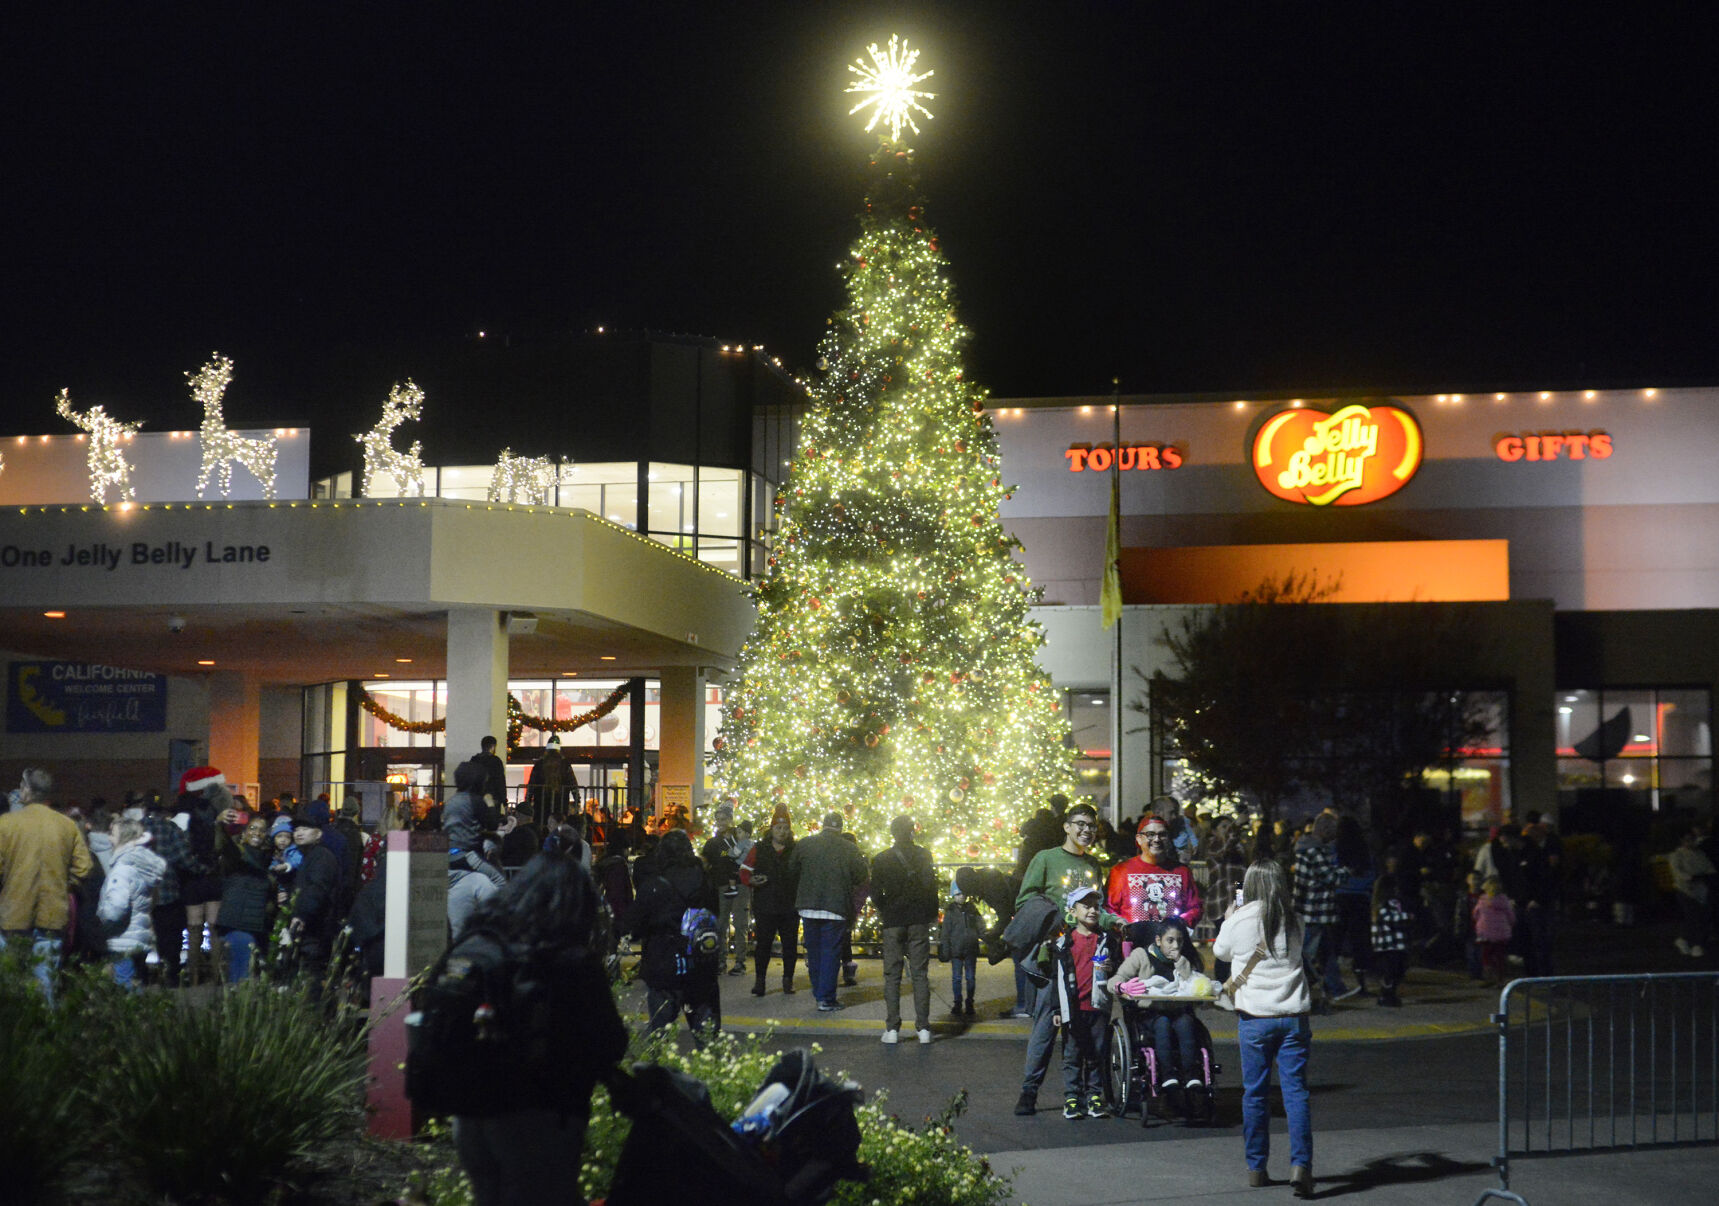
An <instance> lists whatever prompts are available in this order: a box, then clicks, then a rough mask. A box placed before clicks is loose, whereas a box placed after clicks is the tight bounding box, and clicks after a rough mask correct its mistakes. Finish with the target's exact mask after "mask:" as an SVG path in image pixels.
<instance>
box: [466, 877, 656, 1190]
mask: <svg viewBox="0 0 1719 1206" xmlns="http://www.w3.org/2000/svg"><path fill="white" fill-rule="evenodd" d="M600 908H601V906H600V904H599V902H598V899H597V891H596V888H595V887H594V886H593V885H592V883H591V877H590V876H588V875H586V874H585V869H584V868H583V867H581V866H580V865H579V861H578V859H577V858H576V857H571V856H569V855H568V854H562V853H556V852H553V851H551V852H547V853H544V854H539V855H538V856H537V857H535V858H533V859H532V860H531V862H529V863H527V864H526V865H525V867H524V868H523V869H522V870H521V871H520V872H519V874H517V875H516V876H514V878H513V879H512V880H511V881H510V882H509V883H508V885H507V887H506V888H504V889H503V890H502V891H501V892H499V893H497V894H496V895H495V896H492V897H491V898H490V899H488V900H486V901H484V902H483V903H482V904H481V905H479V906H478V907H477V909H476V910H474V911H473V913H472V915H471V918H470V920H469V921H468V923H467V927H466V932H467V933H468V934H481V935H483V936H484V937H486V938H488V939H492V940H494V941H495V942H498V943H500V944H501V945H503V946H504V947H506V948H507V949H509V950H511V951H513V952H515V953H516V954H517V955H518V956H519V957H520V958H521V959H522V960H523V961H524V962H525V963H526V964H528V965H530V966H532V967H533V968H534V969H535V972H534V974H535V975H537V976H538V977H540V978H541V980H542V981H543V982H544V983H547V984H549V985H551V986H552V988H553V990H554V991H555V993H556V997H555V999H554V1000H553V1007H552V1008H551V1009H550V1010H548V1011H547V1012H546V1014H545V1015H543V1016H541V1017H537V1018H536V1019H535V1021H536V1023H537V1024H538V1025H542V1026H547V1027H551V1028H553V1029H555V1030H556V1031H557V1032H559V1033H561V1034H562V1035H563V1037H564V1038H569V1039H573V1040H575V1041H577V1039H578V1037H579V1036H581V1035H592V1034H599V1033H601V1034H612V1033H617V1032H619V1033H621V1034H622V1035H623V1037H622V1039H621V1045H622V1047H624V1046H625V1039H624V1032H622V1031H620V1021H619V1019H618V1017H616V1016H614V1014H613V1012H612V1011H613V1010H614V1001H613V999H612V998H611V997H610V996H609V994H608V992H607V989H606V988H603V989H601V991H598V992H595V993H593V992H590V991H584V992H581V991H580V985H581V984H583V983H584V982H585V981H586V980H588V979H589V976H588V975H587V976H586V977H584V978H583V979H581V978H580V977H579V976H578V975H576V974H574V968H573V965H574V964H575V963H576V962H578V961H580V960H586V961H589V959H590V958H591V955H592V947H593V945H594V944H595V942H596V941H597V934H596V929H597V921H598V917H599V912H600ZM595 1009H606V1010H608V1011H610V1014H609V1016H608V1017H606V1018H602V1019H599V1018H598V1017H597V1016H596V1015H594V1014H592V1013H591V1012H590V1011H591V1010H595ZM620 1053H621V1052H620V1050H619V1049H616V1050H614V1051H609V1052H606V1053H604V1055H603V1056H602V1057H601V1058H598V1057H596V1056H595V1054H594V1053H591V1054H592V1058H591V1059H590V1060H588V1061H586V1063H585V1064H584V1065H575V1064H574V1063H572V1062H570V1061H560V1060H556V1061H550V1064H551V1065H552V1066H544V1067H542V1068H541V1075H538V1076H529V1077H527V1078H525V1079H524V1080H522V1081H521V1082H520V1083H518V1084H515V1085H511V1086H509V1088H510V1092H511V1094H512V1096H513V1099H514V1100H515V1101H517V1103H518V1108H517V1109H512V1110H509V1111H508V1112H506V1113H502V1114H494V1115H487V1116H482V1117H472V1116H467V1115H462V1114H456V1115H455V1116H454V1147H455V1150H456V1151H458V1153H459V1157H460V1164H461V1166H462V1167H463V1168H464V1169H465V1172H466V1176H467V1177H468V1178H469V1179H470V1181H471V1184H472V1191H473V1195H474V1197H475V1199H476V1202H477V1206H520V1204H526V1206H533V1204H536V1203H545V1204H547V1203H551V1202H554V1203H567V1202H583V1201H584V1199H583V1198H582V1197H581V1196H580V1194H579V1190H578V1175H579V1160H578V1153H579V1151H580V1149H581V1147H582V1146H583V1145H584V1141H585V1126H586V1123H587V1122H588V1121H589V1119H590V1115H591V1089H592V1087H593V1086H594V1084H595V1083H596V1068H595V1067H593V1066H591V1065H593V1064H597V1063H601V1062H602V1060H603V1059H611V1058H618V1056H619V1055H620ZM570 1153H571V1159H569V1154H570Z"/></svg>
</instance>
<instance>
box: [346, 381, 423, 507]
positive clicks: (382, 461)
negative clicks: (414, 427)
mask: <svg viewBox="0 0 1719 1206" xmlns="http://www.w3.org/2000/svg"><path fill="white" fill-rule="evenodd" d="M423 413H424V391H423V390H421V389H419V388H418V387H417V386H416V385H414V384H412V381H411V379H410V378H407V380H406V383H405V384H404V385H401V384H399V383H396V384H395V386H394V388H393V389H392V390H390V391H389V392H388V397H387V400H386V401H384V402H383V403H382V419H381V421H380V422H379V423H377V424H376V426H374V427H372V428H371V429H370V430H369V431H367V432H365V433H364V434H363V435H355V436H353V437H352V438H353V439H355V440H357V441H358V442H359V443H360V444H362V445H363V446H364V497H365V498H374V497H376V479H377V478H379V477H384V476H386V477H391V478H393V479H394V497H396V498H422V497H424V462H423V461H422V460H421V459H419V453H420V451H421V450H422V445H421V444H420V443H419V442H418V441H417V440H413V441H412V447H411V448H409V449H407V450H406V451H405V452H396V451H395V450H394V446H393V443H394V429H395V428H396V427H398V426H400V424H402V423H404V422H406V421H407V420H408V419H410V420H411V421H413V422H417V421H418V419H419V418H420V417H421V416H422V415H423Z"/></svg>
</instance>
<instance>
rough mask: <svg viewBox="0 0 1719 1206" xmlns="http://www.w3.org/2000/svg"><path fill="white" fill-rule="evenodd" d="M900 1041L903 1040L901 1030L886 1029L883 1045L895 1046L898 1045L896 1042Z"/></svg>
mask: <svg viewBox="0 0 1719 1206" xmlns="http://www.w3.org/2000/svg"><path fill="white" fill-rule="evenodd" d="M900 1041H901V1032H900V1031H899V1030H885V1031H884V1032H883V1045H884V1046H886V1047H893V1046H895V1045H896V1043H898V1042H900Z"/></svg>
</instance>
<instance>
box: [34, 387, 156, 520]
mask: <svg viewBox="0 0 1719 1206" xmlns="http://www.w3.org/2000/svg"><path fill="white" fill-rule="evenodd" d="M54 413H55V414H57V415H59V416H60V418H62V419H65V420H66V421H67V422H68V423H71V424H72V425H73V426H74V427H81V428H83V429H84V430H85V431H87V432H89V437H90V440H89V444H90V450H89V457H88V464H89V471H90V497H91V498H92V499H94V500H95V501H96V502H98V503H103V504H105V503H106V502H107V492H108V490H110V489H111V490H113V492H114V495H115V499H116V501H118V502H130V501H131V500H132V499H134V498H136V497H137V492H136V491H135V490H133V489H132V488H131V462H130V461H128V460H126V458H125V449H124V448H123V447H122V446H121V445H122V444H123V442H124V441H125V440H128V439H130V438H131V437H132V436H133V435H135V434H136V433H137V430H138V428H140V427H142V426H143V424H141V423H122V422H120V421H119V420H118V419H116V418H114V417H113V416H112V415H110V414H108V413H107V410H106V409H105V408H103V407H100V406H92V407H90V408H89V409H88V410H85V411H76V410H73V409H72V392H71V390H69V389H62V390H61V391H60V393H59V396H58V397H56V398H55V399H54Z"/></svg>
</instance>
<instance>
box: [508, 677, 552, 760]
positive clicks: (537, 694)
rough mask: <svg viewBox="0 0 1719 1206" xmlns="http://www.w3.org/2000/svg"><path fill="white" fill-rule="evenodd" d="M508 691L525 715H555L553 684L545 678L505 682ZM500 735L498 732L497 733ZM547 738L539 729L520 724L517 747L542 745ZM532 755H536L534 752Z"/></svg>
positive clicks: (524, 747)
mask: <svg viewBox="0 0 1719 1206" xmlns="http://www.w3.org/2000/svg"><path fill="white" fill-rule="evenodd" d="M507 689H508V692H509V693H510V694H511V695H512V696H513V697H514V699H516V700H518V701H519V710H520V711H521V712H524V713H525V714H526V715H527V716H553V715H555V696H554V684H553V683H551V682H549V681H548V680H546V679H531V680H528V681H523V682H511V683H508V684H507ZM497 736H500V734H497ZM548 739H549V734H547V733H545V732H543V730H541V729H534V728H530V727H528V726H524V725H522V726H520V730H519V748H520V749H527V748H531V747H535V746H540V745H542V744H543V743H544V742H545V741H547V740H548ZM532 757H534V758H535V757H536V755H535V754H533V755H532Z"/></svg>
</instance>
